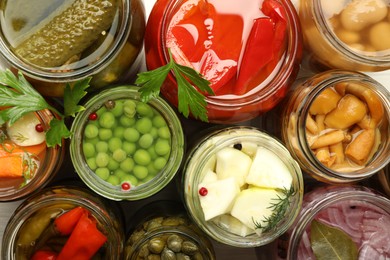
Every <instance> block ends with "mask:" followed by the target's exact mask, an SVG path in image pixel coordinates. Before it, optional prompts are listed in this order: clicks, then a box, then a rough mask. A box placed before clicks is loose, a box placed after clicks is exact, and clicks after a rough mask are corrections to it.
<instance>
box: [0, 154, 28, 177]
mask: <svg viewBox="0 0 390 260" xmlns="http://www.w3.org/2000/svg"><path fill="white" fill-rule="evenodd" d="M22 176H23V158H22V156H20V155H12V156H7V157H0V177H3V178H20V177H22Z"/></svg>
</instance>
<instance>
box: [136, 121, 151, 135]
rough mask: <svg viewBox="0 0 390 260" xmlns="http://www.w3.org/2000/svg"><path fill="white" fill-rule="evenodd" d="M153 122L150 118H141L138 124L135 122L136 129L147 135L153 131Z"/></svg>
mask: <svg viewBox="0 0 390 260" xmlns="http://www.w3.org/2000/svg"><path fill="white" fill-rule="evenodd" d="M152 125H153V124H152V120H150V118H148V117H143V118H140V119H139V120H138V121H137V122H135V128H136V129H137V130H138V131H139V132H140V133H141V134H146V133H149V132H150V130H151V129H152Z"/></svg>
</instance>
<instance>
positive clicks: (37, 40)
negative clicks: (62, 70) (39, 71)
mask: <svg viewBox="0 0 390 260" xmlns="http://www.w3.org/2000/svg"><path fill="white" fill-rule="evenodd" d="M117 5H118V1H117V0H75V1H74V2H73V3H72V5H71V6H69V7H68V8H67V9H65V10H64V11H63V12H62V13H60V14H59V15H58V16H56V17H54V18H53V19H52V20H51V21H49V22H48V23H47V24H46V25H45V26H43V27H42V28H41V29H39V30H37V31H36V32H34V33H33V34H32V35H31V36H30V37H29V38H27V39H26V40H25V41H24V42H22V43H21V44H20V45H19V46H17V47H16V49H15V53H16V54H17V55H18V56H19V57H21V58H23V59H25V60H26V61H28V62H30V63H32V64H35V65H37V66H42V67H56V66H61V65H63V64H65V63H66V62H67V61H68V60H70V59H71V58H72V57H74V56H75V55H78V54H80V53H81V52H83V51H84V50H85V49H86V48H88V47H89V46H90V45H91V44H92V43H93V42H94V41H95V40H97V39H98V38H99V35H100V34H101V33H102V32H103V31H105V30H107V29H108V28H109V27H110V26H111V24H112V21H113V19H114V16H115V13H116V10H117ZM43 22H45V21H43Z"/></svg>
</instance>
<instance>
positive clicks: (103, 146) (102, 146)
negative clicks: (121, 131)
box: [95, 141, 108, 153]
mask: <svg viewBox="0 0 390 260" xmlns="http://www.w3.org/2000/svg"><path fill="white" fill-rule="evenodd" d="M95 147H96V151H97V152H98V153H106V152H107V151H108V143H107V142H104V141H99V142H97V143H96V145H95Z"/></svg>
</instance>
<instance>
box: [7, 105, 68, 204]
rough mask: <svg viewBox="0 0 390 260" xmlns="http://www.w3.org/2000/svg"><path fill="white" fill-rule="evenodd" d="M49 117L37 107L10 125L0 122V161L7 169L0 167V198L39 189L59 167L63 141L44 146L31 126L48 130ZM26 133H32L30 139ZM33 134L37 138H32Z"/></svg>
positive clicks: (50, 115) (13, 196)
mask: <svg viewBox="0 0 390 260" xmlns="http://www.w3.org/2000/svg"><path fill="white" fill-rule="evenodd" d="M53 117H54V116H53V114H52V113H51V112H50V111H49V110H41V111H38V112H35V113H29V114H27V115H25V116H24V117H22V118H21V119H20V120H18V121H16V122H15V123H14V125H13V127H9V126H8V123H5V124H4V125H0V136H1V141H0V145H1V149H0V161H1V163H0V164H1V165H2V166H3V167H4V166H5V167H6V168H7V169H5V168H4V169H2V170H1V171H2V174H1V176H2V177H0V201H11V200H16V199H21V198H24V197H26V196H27V195H29V194H31V193H33V192H35V191H37V190H39V189H41V188H43V187H44V186H45V185H46V184H47V183H49V181H50V180H51V179H52V178H53V177H54V176H55V174H56V173H57V171H58V170H59V168H60V167H61V165H62V162H63V159H64V154H65V147H64V144H63V145H62V146H56V147H47V146H46V142H45V137H44V133H43V132H42V133H38V132H37V130H36V129H35V126H36V124H40V125H41V126H42V130H46V129H48V128H49V127H50V125H49V124H50V121H51V119H52V118H53ZM19 126H21V128H19ZM11 128H13V130H11ZM29 132H32V134H31V135H30V137H31V138H30V137H27V136H26V134H29ZM11 135H12V136H11ZM36 135H38V136H40V137H38V138H37V139H35V136H36ZM41 135H42V136H41ZM19 137H23V138H19ZM30 139H34V143H29V144H28V143H27V142H30ZM38 139H39V140H38ZM30 144H31V145H30ZM18 169H20V170H18Z"/></svg>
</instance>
